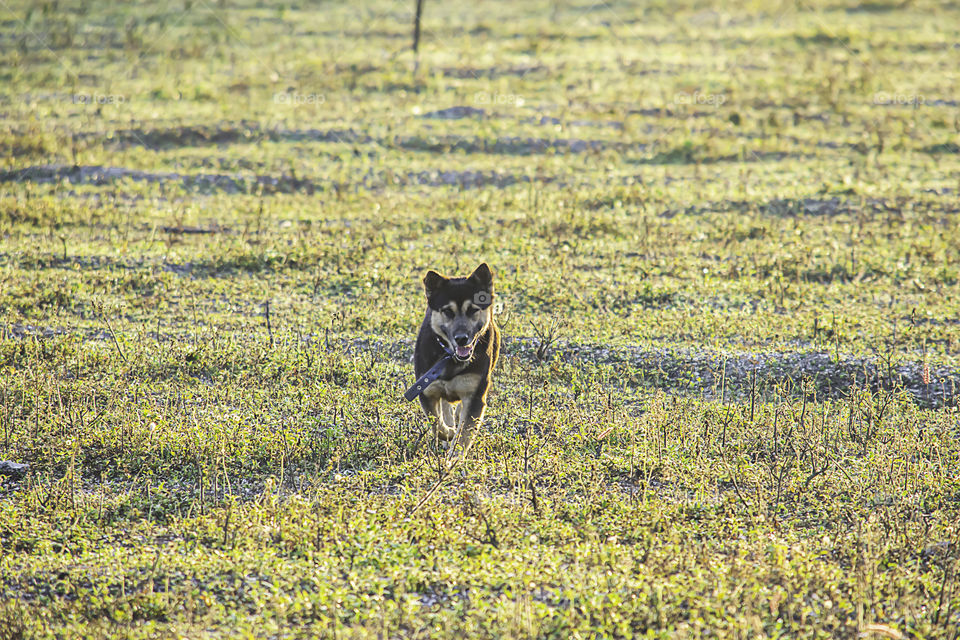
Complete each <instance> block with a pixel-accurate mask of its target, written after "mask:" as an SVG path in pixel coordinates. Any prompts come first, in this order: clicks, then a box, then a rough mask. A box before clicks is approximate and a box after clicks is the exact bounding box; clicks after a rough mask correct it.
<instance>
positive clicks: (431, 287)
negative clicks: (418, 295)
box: [423, 269, 448, 300]
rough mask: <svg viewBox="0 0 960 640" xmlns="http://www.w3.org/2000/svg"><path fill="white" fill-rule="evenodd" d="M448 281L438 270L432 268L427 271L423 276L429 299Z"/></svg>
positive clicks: (424, 287)
mask: <svg viewBox="0 0 960 640" xmlns="http://www.w3.org/2000/svg"><path fill="white" fill-rule="evenodd" d="M447 282H448V280H447V279H446V278H444V277H443V276H442V275H440V274H439V273H437V272H436V271H434V270H432V269H431V270H430V271H427V275H425V276H423V289H424V291H426V293H427V299H428V300H429V299H430V298H432V297H433V294H435V293H436V292H437V291H439V290H440V289H442V288H443V286H444V285H445V284H447Z"/></svg>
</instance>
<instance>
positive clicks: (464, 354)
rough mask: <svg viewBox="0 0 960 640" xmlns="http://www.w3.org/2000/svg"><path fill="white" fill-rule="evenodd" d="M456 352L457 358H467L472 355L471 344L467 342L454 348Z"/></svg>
mask: <svg viewBox="0 0 960 640" xmlns="http://www.w3.org/2000/svg"><path fill="white" fill-rule="evenodd" d="M456 354H457V358H459V359H460V360H469V359H470V356H472V355H473V345H472V344H468V345H466V346H465V347H459V346H458V347H457V348H456Z"/></svg>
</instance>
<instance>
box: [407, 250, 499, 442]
mask: <svg viewBox="0 0 960 640" xmlns="http://www.w3.org/2000/svg"><path fill="white" fill-rule="evenodd" d="M423 286H424V289H425V292H426V294H427V313H426V316H425V317H424V319H423V324H422V325H421V326H420V333H419V334H418V335H417V344H416V347H415V348H414V354H413V366H414V372H415V373H416V376H417V381H416V382H415V383H414V385H413V386H412V387H410V389H409V390H408V391H407V393H406V394H405V396H404V397H405V398H406V399H407V400H413V399H414V398H417V397H419V398H420V404H421V405H422V406H423V410H424V411H425V412H426V413H427V416H428V417H429V418H431V419H433V420H435V422H434V427H433V433H434V437H435V439H436V440H443V441H453V442H452V444H451V446H450V450H449V452H448V455H449V456H450V457H453V456H454V454H455V452H456V450H457V448H458V447H462V449H463V454H464V455H466V453H467V450H468V449H469V448H470V445H471V444H472V442H473V437H474V435H475V432H476V430H477V428H478V427H479V426H480V423H481V422H482V421H483V412H484V410H485V409H486V406H487V391H488V390H489V389H490V378H491V375H492V374H493V369H494V367H495V366H497V357H498V356H499V355H500V330H499V329H497V325H496V322H495V321H494V317H493V273H492V272H491V271H490V267H488V266H487V264H486V263H483V264H481V265H480V266H479V267H477V268H476V270H474V272H473V273H471V274H470V275H469V276H467V277H465V278H464V277H459V278H449V277H446V276H442V275H440V274H439V273H437V272H436V271H428V272H427V275H425V276H424V278H423Z"/></svg>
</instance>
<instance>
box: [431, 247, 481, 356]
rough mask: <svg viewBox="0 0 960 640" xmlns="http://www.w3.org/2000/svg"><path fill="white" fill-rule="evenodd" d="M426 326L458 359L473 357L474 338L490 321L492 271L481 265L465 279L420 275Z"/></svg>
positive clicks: (434, 274)
mask: <svg viewBox="0 0 960 640" xmlns="http://www.w3.org/2000/svg"><path fill="white" fill-rule="evenodd" d="M423 286H424V289H425V290H426V293H427V306H428V307H429V309H428V311H427V314H428V316H429V320H430V328H431V329H433V332H434V333H436V334H437V337H438V338H439V339H440V340H441V341H442V342H443V343H444V344H445V345H446V347H447V348H448V349H449V350H450V351H452V352H453V354H454V357H456V358H457V360H460V361H461V362H466V361H468V360H470V359H471V358H473V350H474V348H475V347H476V346H477V340H478V339H479V338H480V336H481V335H483V333H484V332H485V331H486V330H487V327H489V326H490V323H491V322H492V321H493V306H492V305H493V273H492V272H491V271H490V267H488V266H487V263H483V264H481V265H480V266H479V267H477V268H476V269H475V270H474V272H473V273H471V274H470V275H469V276H467V277H465V278H448V277H446V276H442V275H440V274H439V273H437V272H436V271H428V272H427V275H425V276H424V277H423Z"/></svg>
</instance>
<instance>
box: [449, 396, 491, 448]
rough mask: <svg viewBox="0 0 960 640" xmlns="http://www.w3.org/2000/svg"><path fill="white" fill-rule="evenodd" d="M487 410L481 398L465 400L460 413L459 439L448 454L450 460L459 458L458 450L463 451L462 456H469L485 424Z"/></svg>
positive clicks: (457, 438)
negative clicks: (476, 435) (479, 431)
mask: <svg viewBox="0 0 960 640" xmlns="http://www.w3.org/2000/svg"><path fill="white" fill-rule="evenodd" d="M486 408H487V403H486V402H485V401H484V399H483V398H482V397H479V396H474V397H471V398H464V399H463V401H462V402H461V403H460V407H459V411H458V413H459V414H460V415H459V418H460V424H459V425H458V426H457V437H456V439H455V440H454V441H453V446H452V447H450V451H448V452H447V456H448V457H449V458H453V457H455V456H457V455H458V453H457V450H458V449H460V450H461V451H462V455H464V456H466V455H467V452H468V451H469V450H470V445H472V444H473V437H474V434H475V433H476V431H477V429H478V428H479V427H480V423H481V422H483V412H484V411H485V410H486Z"/></svg>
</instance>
